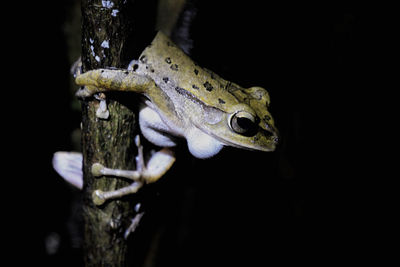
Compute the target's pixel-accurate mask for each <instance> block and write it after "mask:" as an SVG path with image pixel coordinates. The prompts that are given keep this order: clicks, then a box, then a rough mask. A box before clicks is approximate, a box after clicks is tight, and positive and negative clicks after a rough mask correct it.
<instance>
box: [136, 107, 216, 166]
mask: <svg viewBox="0 0 400 267" xmlns="http://www.w3.org/2000/svg"><path fill="white" fill-rule="evenodd" d="M150 106H151V105H150ZM150 106H147V105H146V106H143V107H142V108H141V110H140V112H139V125H140V130H141V131H142V134H143V135H144V137H145V138H146V139H147V140H149V141H150V142H151V143H153V144H155V145H157V146H161V147H174V146H176V145H177V140H176V138H175V137H183V138H185V139H186V140H187V143H188V148H189V151H190V153H191V154H192V155H193V156H195V157H196V158H202V159H203V158H209V157H212V156H214V155H216V154H217V153H218V152H219V151H220V150H221V149H222V147H223V144H222V143H221V142H220V141H218V140H217V139H215V138H213V137H212V136H210V135H208V134H206V133H204V132H203V131H201V130H200V129H198V128H197V127H195V126H193V127H190V128H187V129H180V128H179V127H178V126H176V125H171V124H170V125H167V124H166V123H165V122H164V121H163V119H161V117H160V115H159V114H158V113H157V112H156V111H155V110H154V109H153V108H151V107H150ZM164 120H165V118H164Z"/></svg>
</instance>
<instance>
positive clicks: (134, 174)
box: [92, 136, 175, 205]
mask: <svg viewBox="0 0 400 267" xmlns="http://www.w3.org/2000/svg"><path fill="white" fill-rule="evenodd" d="M135 141H136V144H137V147H138V156H137V157H136V166H137V170H120V169H110V168H106V167H104V166H103V165H101V164H99V163H95V164H93V166H92V174H93V175H94V176H103V175H107V176H116V177H124V178H128V179H131V180H133V181H134V182H133V183H132V184H131V185H129V186H127V187H123V188H121V189H118V190H115V191H108V192H103V191H101V190H95V191H94V192H93V195H92V197H93V202H94V203H95V204H96V205H102V204H103V203H104V202H105V201H106V200H108V199H114V198H119V197H122V196H125V195H128V194H133V193H136V192H137V191H138V190H139V189H140V188H141V187H142V186H143V185H144V183H152V182H155V181H157V180H158V179H160V178H161V177H162V176H163V175H164V174H165V173H166V172H167V171H168V170H169V169H170V168H171V167H172V165H173V163H174V162H175V156H174V154H173V152H172V151H171V150H169V149H167V148H164V149H162V150H160V151H158V152H156V153H154V154H153V155H152V156H151V158H150V160H149V161H148V162H147V165H145V163H144V159H143V147H142V146H141V144H140V139H139V137H138V136H137V137H136V139H135Z"/></svg>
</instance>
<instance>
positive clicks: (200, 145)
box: [75, 31, 279, 205]
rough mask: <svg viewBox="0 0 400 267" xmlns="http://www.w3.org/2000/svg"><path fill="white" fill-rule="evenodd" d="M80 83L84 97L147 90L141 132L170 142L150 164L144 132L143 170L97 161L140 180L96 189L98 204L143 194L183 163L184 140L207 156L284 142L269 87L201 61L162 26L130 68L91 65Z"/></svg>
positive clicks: (102, 171) (109, 172)
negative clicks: (178, 155)
mask: <svg viewBox="0 0 400 267" xmlns="http://www.w3.org/2000/svg"><path fill="white" fill-rule="evenodd" d="M75 82H76V84H77V85H79V86H80V89H79V90H78V91H77V93H76V95H77V96H78V97H79V98H83V99H86V98H90V97H93V96H95V95H96V94H107V92H111V91H123V92H132V93H136V94H139V95H141V100H142V101H141V105H140V108H139V126H140V130H141V134H142V135H143V136H144V138H146V139H147V140H148V141H150V143H152V144H154V145H156V146H159V147H162V149H161V150H160V151H158V152H156V153H154V154H153V156H152V157H151V158H150V160H149V162H148V163H147V165H146V164H145V163H144V160H143V152H142V147H141V144H140V141H139V138H138V139H137V145H138V149H139V151H138V157H137V170H118V169H109V168H106V167H105V166H103V165H102V164H100V163H94V164H93V166H92V174H93V175H94V176H103V175H106V176H116V177H125V178H128V179H132V180H133V181H134V182H133V183H132V184H131V185H130V186H128V187H126V188H121V189H117V190H115V191H110V192H103V191H100V190H95V191H94V193H93V201H94V202H95V204H96V205H101V204H103V203H104V202H105V201H106V200H108V199H112V198H117V197H121V196H124V195H126V194H131V193H136V192H137V191H138V190H139V188H141V187H142V186H143V185H144V184H146V183H153V182H156V181H157V180H158V179H160V178H161V177H162V176H163V175H164V174H165V173H166V172H167V171H168V170H169V169H170V168H171V166H172V165H173V163H174V162H175V155H174V153H173V149H174V147H176V146H178V145H179V144H181V142H180V141H179V140H181V139H184V140H186V143H187V148H188V150H189V152H190V153H191V154H192V155H193V156H194V157H196V158H200V159H206V158H210V157H213V156H215V155H216V154H218V153H219V152H220V151H221V149H222V148H223V147H224V146H230V147H236V148H240V149H246V150H256V151H274V150H275V148H276V147H277V145H278V142H279V137H278V136H279V134H278V130H277V128H276V127H275V123H274V119H273V117H272V115H271V114H270V112H269V107H270V96H269V93H268V91H267V90H265V89H264V88H262V87H259V86H254V87H249V88H244V87H242V86H240V85H238V84H236V83H234V82H230V81H228V80H225V79H223V78H222V77H220V76H219V75H217V74H216V73H214V72H212V71H211V70H209V69H207V68H203V67H201V66H199V65H198V64H197V63H196V62H195V61H193V60H192V59H191V58H190V57H189V56H188V55H187V54H186V53H184V52H183V51H182V50H181V49H180V48H179V47H178V46H177V45H176V44H175V43H174V42H173V41H172V40H171V39H170V38H169V37H168V36H166V35H165V34H163V33H162V32H161V31H159V32H158V33H157V34H156V36H155V38H154V39H153V41H152V42H151V44H150V45H148V46H147V47H146V48H145V49H144V50H143V52H142V53H141V55H140V56H139V57H138V59H137V60H133V61H132V62H131V63H130V64H129V66H128V68H126V69H117V68H101V69H94V70H89V71H87V72H84V73H80V74H78V75H77V77H76V79H75Z"/></svg>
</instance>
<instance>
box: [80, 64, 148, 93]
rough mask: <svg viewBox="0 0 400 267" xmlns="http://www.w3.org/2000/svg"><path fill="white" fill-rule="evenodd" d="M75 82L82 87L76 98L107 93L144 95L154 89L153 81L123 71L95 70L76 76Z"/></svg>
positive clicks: (131, 72)
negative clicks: (120, 92) (119, 92)
mask: <svg viewBox="0 0 400 267" xmlns="http://www.w3.org/2000/svg"><path fill="white" fill-rule="evenodd" d="M75 82H76V84H77V85H79V86H83V87H82V88H81V89H79V90H78V92H77V93H76V96H78V97H82V98H85V97H90V96H92V95H94V94H96V93H100V92H107V91H129V92H136V93H144V92H146V91H148V90H149V88H152V87H154V81H153V80H152V79H151V78H149V77H147V76H144V75H140V74H137V73H135V72H133V71H129V70H125V69H95V70H91V71H88V72H85V73H83V74H79V75H77V77H76V79H75Z"/></svg>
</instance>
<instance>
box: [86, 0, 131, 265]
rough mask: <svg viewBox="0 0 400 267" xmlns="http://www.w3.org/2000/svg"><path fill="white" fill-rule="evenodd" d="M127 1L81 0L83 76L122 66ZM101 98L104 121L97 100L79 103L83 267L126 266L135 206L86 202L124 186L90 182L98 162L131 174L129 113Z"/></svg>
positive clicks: (111, 181) (111, 180)
mask: <svg viewBox="0 0 400 267" xmlns="http://www.w3.org/2000/svg"><path fill="white" fill-rule="evenodd" d="M126 2H127V1H125V0H113V1H101V0H82V63H83V71H87V70H90V69H95V68H100V67H122V66H126V62H127V58H124V57H125V56H124V53H125V52H126V49H125V48H126V42H127V40H128V38H129V36H130V34H131V32H130V31H131V29H132V27H131V19H132V18H131V16H129V15H128V12H127V9H128V7H127V5H128V4H127V3H126ZM118 99H121V98H120V95H118V94H116V95H112V96H110V95H107V106H108V110H109V112H110V116H109V118H108V119H106V120H103V119H99V118H97V117H96V110H97V108H98V106H99V101H98V100H96V99H94V98H93V99H87V100H85V101H83V102H82V150H83V156H84V163H83V171H84V209H83V210H84V212H83V213H84V214H83V216H84V221H85V227H84V254H85V256H84V257H85V258H84V261H85V265H86V266H127V264H128V260H127V256H128V253H127V252H128V243H127V241H126V240H125V239H124V231H125V230H126V229H127V227H129V224H130V219H132V218H133V215H134V214H133V210H134V207H133V206H134V205H135V202H134V201H131V199H129V200H130V201H128V200H127V199H126V198H125V199H118V200H112V201H107V202H106V203H105V204H103V205H102V206H96V205H94V204H93V202H92V192H93V191H94V190H96V189H101V190H103V191H110V190H114V189H117V188H120V187H123V186H126V185H128V184H129V182H128V181H124V180H122V179H116V178H112V177H111V178H110V177H101V178H96V177H93V176H92V174H91V172H90V168H91V166H92V164H93V163H95V162H100V163H102V164H104V165H105V166H107V167H110V168H121V169H134V167H135V166H134V156H135V153H136V152H135V151H136V148H135V144H134V138H133V137H134V136H135V132H136V130H135V125H136V123H135V121H136V116H135V114H134V112H133V111H132V110H131V109H130V108H128V107H127V106H125V105H123V104H121V103H120V101H118Z"/></svg>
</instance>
